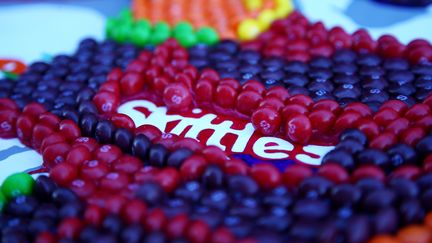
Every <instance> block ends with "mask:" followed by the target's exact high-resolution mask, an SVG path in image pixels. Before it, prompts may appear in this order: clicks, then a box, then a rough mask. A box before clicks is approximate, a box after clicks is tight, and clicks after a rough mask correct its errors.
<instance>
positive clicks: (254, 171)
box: [250, 163, 282, 189]
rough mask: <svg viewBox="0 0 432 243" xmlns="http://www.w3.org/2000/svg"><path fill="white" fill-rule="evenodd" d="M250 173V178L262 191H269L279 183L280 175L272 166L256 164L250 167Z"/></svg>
mask: <svg viewBox="0 0 432 243" xmlns="http://www.w3.org/2000/svg"><path fill="white" fill-rule="evenodd" d="M250 173H251V176H252V178H254V179H255V181H256V182H258V184H259V185H260V186H261V188H263V189H271V188H274V187H276V186H278V185H280V183H281V179H282V177H281V174H280V172H279V170H278V169H277V168H276V167H274V166H273V165H272V164H266V163H260V164H256V165H254V166H252V168H251V170H250Z"/></svg>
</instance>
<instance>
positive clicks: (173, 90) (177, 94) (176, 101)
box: [163, 84, 192, 111]
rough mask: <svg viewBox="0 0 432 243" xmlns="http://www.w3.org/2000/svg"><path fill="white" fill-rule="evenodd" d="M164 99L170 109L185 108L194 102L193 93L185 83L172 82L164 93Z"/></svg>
mask: <svg viewBox="0 0 432 243" xmlns="http://www.w3.org/2000/svg"><path fill="white" fill-rule="evenodd" d="M163 99H164V102H165V104H166V106H167V107H168V109H170V110H176V111H179V110H184V109H187V108H188V107H189V106H190V104H191V103H192V95H191V94H190V91H189V90H188V89H187V87H186V86H184V85H183V84H170V85H168V86H167V87H166V88H165V90H164V93H163Z"/></svg>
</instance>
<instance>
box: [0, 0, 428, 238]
mask: <svg viewBox="0 0 432 243" xmlns="http://www.w3.org/2000/svg"><path fill="white" fill-rule="evenodd" d="M136 2H139V1H136ZM156 2H157V3H160V2H161V3H160V5H158V6H154V11H153V12H152V13H150V12H148V13H147V12H146V13H141V14H142V16H147V14H154V16H153V15H152V16H153V17H151V20H152V21H153V22H154V21H156V20H161V19H163V17H162V16H159V15H158V12H159V13H160V12H161V11H165V9H166V8H167V7H169V6H170V5H167V4H166V2H165V1H150V3H151V4H154V5H156ZM179 2H181V3H182V4H183V8H182V9H188V6H187V4H188V2H187V1H179ZM221 2H222V1H210V3H209V6H214V5H212V4H221ZM253 2H255V1H249V4H250V5H253V4H252V3H253ZM257 2H260V1H257ZM264 2H265V1H264ZM269 2H270V1H269ZM277 2H279V1H277ZM200 3H201V5H200V4H198V5H197V6H201V7H199V8H204V5H203V3H204V2H200ZM173 6H176V5H173ZM185 6H186V7H185ZM236 6H237V5H236ZM189 7H191V8H192V5H191V6H189ZM143 9H145V8H143ZM143 9H140V10H139V11H143ZM200 11H201V10H200ZM203 11H204V10H203ZM236 11H237V10H236ZM190 12H192V11H190ZM177 13H178V12H177V10H175V11H174V10H173V12H170V14H171V16H176V17H171V20H170V21H169V23H170V24H172V25H173V24H175V27H173V26H171V27H170V26H169V25H167V24H164V23H158V24H155V25H154V26H153V27H151V26H150V24H149V22H147V21H145V20H138V21H136V22H135V21H134V20H132V19H131V16H130V15H128V14H127V13H125V14H124V16H123V15H121V16H120V18H119V19H116V20H112V21H110V22H109V23H108V24H107V33H108V37H110V38H113V39H114V40H116V41H118V42H120V43H116V42H115V41H112V40H106V41H103V42H101V43H98V42H96V41H95V40H93V39H85V40H83V41H82V42H81V43H80V44H79V46H78V49H77V51H76V53H75V54H73V55H70V56H69V55H59V56H56V57H54V58H53V61H52V62H51V63H45V62H35V63H33V64H31V65H30V66H29V67H28V69H27V70H26V71H25V72H24V73H23V74H22V75H20V76H19V77H18V78H17V79H16V80H12V79H4V80H2V81H1V90H2V92H0V95H1V97H0V137H2V138H18V139H19V140H20V141H21V142H22V143H23V144H25V145H27V146H29V147H31V148H33V149H35V150H37V151H38V152H39V153H40V154H41V155H42V156H43V160H44V168H45V169H46V170H47V172H48V173H49V177H46V176H41V177H39V178H38V179H36V181H33V179H32V178H31V177H30V176H28V175H27V174H25V173H24V174H15V175H11V176H10V177H9V178H8V179H6V181H5V182H4V183H3V185H2V186H1V193H0V210H1V214H0V228H1V229H2V231H1V233H0V241H1V242H27V241H32V242H33V241H35V242H78V241H79V242H95V241H96V242H143V241H144V242H196V243H199V242H202V243H204V242H214V243H216V242H243V243H246V242H348V243H361V242H372V243H390V242H400V243H408V242H418V243H423V242H424V243H427V242H430V241H431V240H432V211H431V210H432V135H430V132H431V128H432V114H431V109H432V96H431V95H430V93H429V91H430V90H431V89H432V83H431V82H432V65H431V64H430V61H432V46H431V44H430V43H428V42H426V41H423V40H415V41H413V42H411V43H410V44H408V45H407V46H403V45H402V44H400V43H399V42H398V41H397V40H396V39H395V38H392V37H390V36H386V37H382V38H380V39H379V40H378V41H374V40H373V39H372V38H371V37H370V36H369V35H368V34H367V32H365V31H357V32H356V33H355V34H353V35H348V34H346V33H345V32H344V31H343V30H342V29H341V28H333V29H332V30H329V31H328V30H326V29H325V28H324V26H323V25H322V24H320V23H316V24H311V23H309V22H308V21H307V20H306V18H304V17H303V16H301V15H300V14H299V13H293V14H291V15H289V16H288V17H286V18H284V19H282V20H278V21H275V22H273V24H272V25H271V26H270V27H269V29H268V31H266V32H264V33H262V34H261V35H260V36H259V37H258V38H257V39H255V40H252V41H248V42H243V43H238V42H236V41H235V40H222V41H220V42H219V41H218V37H217V34H215V32H214V31H213V30H212V29H207V28H201V25H200V23H201V22H203V23H204V24H207V23H205V21H204V20H203V19H202V16H201V17H200V16H190V19H189V18H186V19H187V20H193V21H195V23H193V24H192V25H191V24H187V23H186V22H179V21H180V20H184V17H183V16H182V15H179V16H177ZM199 13H201V12H199ZM140 16H141V15H140ZM217 20H218V21H221V22H222V23H223V21H222V20H221V19H217ZM210 23H211V22H210ZM113 24H114V25H113ZM225 24H227V23H223V24H220V26H219V25H215V26H216V29H217V31H218V32H219V34H221V33H224V31H223V30H224V28H227V27H222V26H224V25H225ZM192 26H193V27H192ZM119 27H121V28H119ZM172 27H173V28H172ZM197 27H198V28H201V29H199V30H198V31H196V32H194V30H193V28H197ZM171 28H172V29H173V31H172V32H171V31H170V30H171ZM229 31H232V29H230V30H229ZM190 36H194V37H192V38H191V37H190ZM221 36H222V37H226V36H225V34H222V35H221ZM228 36H229V35H228ZM171 37H174V38H171ZM191 40H192V41H191ZM125 42H126V44H125ZM127 42H132V43H133V44H128V43H127ZM198 42H199V43H200V44H197V43H198ZM185 47H188V48H185ZM143 99H144V100H149V101H152V102H153V103H155V104H156V105H158V106H165V107H166V108H167V110H168V112H169V113H170V114H171V113H172V114H178V113H181V112H184V111H189V110H193V109H197V108H200V109H206V110H210V111H212V112H214V113H215V114H220V115H224V116H232V117H236V118H238V119H241V120H244V121H248V122H251V123H252V124H253V126H254V128H255V129H256V130H257V131H259V132H260V134H261V135H262V136H263V137H264V136H275V137H278V138H280V139H283V140H286V141H289V142H291V143H294V144H302V145H308V144H311V143H312V142H313V143H314V144H331V145H335V148H334V149H333V150H331V151H330V152H329V153H327V154H326V155H325V156H324V158H323V160H322V165H321V166H319V167H317V168H312V167H309V166H306V165H302V164H293V165H291V166H288V167H287V168H286V169H285V170H284V171H281V170H279V169H278V168H277V167H276V166H275V165H274V164H273V163H272V162H271V161H262V162H260V163H255V164H252V165H251V164H250V163H249V162H248V161H245V160H243V159H240V158H239V157H236V156H235V155H227V153H226V152H225V151H223V150H221V149H220V148H218V147H216V146H207V145H205V144H202V143H200V142H199V141H197V140H194V139H191V138H185V137H183V136H177V135H174V134H171V133H163V132H162V131H160V130H159V129H158V128H156V127H154V126H151V125H141V126H138V127H136V126H135V123H134V120H133V119H132V118H131V117H129V116H127V115H125V114H121V113H118V108H119V107H120V106H121V104H123V103H124V102H127V101H130V100H143Z"/></svg>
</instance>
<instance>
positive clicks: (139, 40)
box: [130, 26, 150, 46]
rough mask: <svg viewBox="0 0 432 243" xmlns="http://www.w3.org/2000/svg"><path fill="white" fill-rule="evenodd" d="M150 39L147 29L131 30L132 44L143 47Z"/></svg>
mask: <svg viewBox="0 0 432 243" xmlns="http://www.w3.org/2000/svg"><path fill="white" fill-rule="evenodd" d="M149 39H150V29H148V28H137V27H136V26H135V28H134V29H133V31H132V33H131V35H130V40H131V42H132V43H133V44H135V45H138V46H144V45H145V44H147V42H148V41H149Z"/></svg>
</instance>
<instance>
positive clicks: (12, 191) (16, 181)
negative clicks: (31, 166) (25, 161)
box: [1, 173, 34, 199]
mask: <svg viewBox="0 0 432 243" xmlns="http://www.w3.org/2000/svg"><path fill="white" fill-rule="evenodd" d="M33 184H34V180H33V178H32V177H31V176H30V175H29V174H27V173H15V174H12V175H10V176H8V177H7V178H6V180H5V181H4V182H3V184H2V186H1V191H2V193H3V195H4V196H5V197H6V198H8V199H10V198H12V197H15V196H18V195H28V194H31V192H32V190H33Z"/></svg>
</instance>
